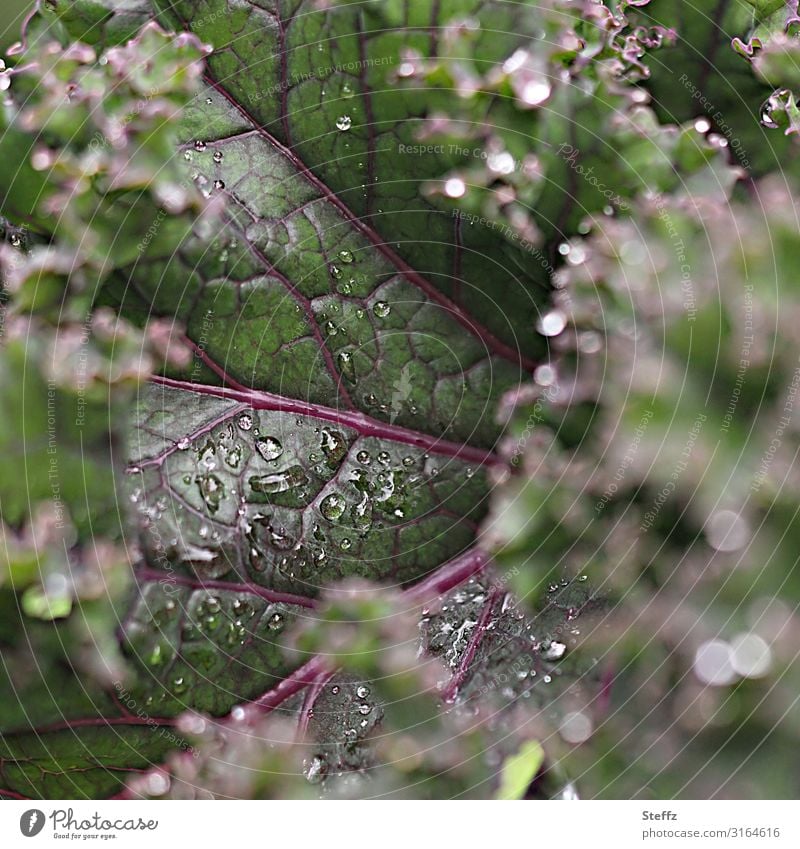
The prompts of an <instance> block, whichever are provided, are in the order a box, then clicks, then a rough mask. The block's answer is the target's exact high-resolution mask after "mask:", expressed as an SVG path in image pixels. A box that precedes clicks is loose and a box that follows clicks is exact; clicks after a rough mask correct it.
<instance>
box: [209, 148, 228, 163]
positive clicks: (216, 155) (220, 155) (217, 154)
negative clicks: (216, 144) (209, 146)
mask: <svg viewBox="0 0 800 849" xmlns="http://www.w3.org/2000/svg"><path fill="white" fill-rule="evenodd" d="M224 155H225V154H223V152H222V151H221V150H215V151H214V156H213V157H212V158H213V160H214V162H222V159H223V157H224Z"/></svg>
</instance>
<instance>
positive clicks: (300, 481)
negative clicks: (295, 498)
mask: <svg viewBox="0 0 800 849" xmlns="http://www.w3.org/2000/svg"><path fill="white" fill-rule="evenodd" d="M307 483H308V476H307V475H306V473H305V470H304V469H303V467H302V466H291V467H290V468H288V469H285V470H284V471H282V472H276V473H275V474H271V475H254V476H253V477H251V478H250V480H249V484H250V488H251V489H252V490H253V492H256V493H264V494H266V495H277V494H279V493H281V492H287V491H288V490H290V489H294V488H296V487H298V486H303V485H304V484H307Z"/></svg>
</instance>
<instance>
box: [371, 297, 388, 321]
mask: <svg viewBox="0 0 800 849" xmlns="http://www.w3.org/2000/svg"><path fill="white" fill-rule="evenodd" d="M391 311H392V308H391V307H390V306H389V304H387V303H386V301H378V303H376V304H375V306H374V307H373V308H372V312H374V313H375V315H376V316H377V317H378V318H386V316H387V315H389V313H390V312H391Z"/></svg>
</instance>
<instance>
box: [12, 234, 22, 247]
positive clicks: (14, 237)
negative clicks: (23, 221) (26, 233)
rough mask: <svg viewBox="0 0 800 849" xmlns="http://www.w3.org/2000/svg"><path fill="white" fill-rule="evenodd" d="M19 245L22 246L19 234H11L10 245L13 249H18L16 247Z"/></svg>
mask: <svg viewBox="0 0 800 849" xmlns="http://www.w3.org/2000/svg"><path fill="white" fill-rule="evenodd" d="M21 244H22V239H21V238H20V236H19V233H12V234H11V245H12V246H13V247H15V248H18V247H20V245H21Z"/></svg>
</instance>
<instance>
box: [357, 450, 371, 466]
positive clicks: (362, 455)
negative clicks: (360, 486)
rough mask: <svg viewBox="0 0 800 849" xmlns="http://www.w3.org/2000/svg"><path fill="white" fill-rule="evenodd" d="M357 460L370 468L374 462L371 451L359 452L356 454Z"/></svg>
mask: <svg viewBox="0 0 800 849" xmlns="http://www.w3.org/2000/svg"><path fill="white" fill-rule="evenodd" d="M356 460H358V462H359V463H361V464H362V465H364V466H368V465H369V464H370V463H371V462H372V457H370V454H369V451H363V450H362V451H359V452H358V453H357V454H356Z"/></svg>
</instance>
